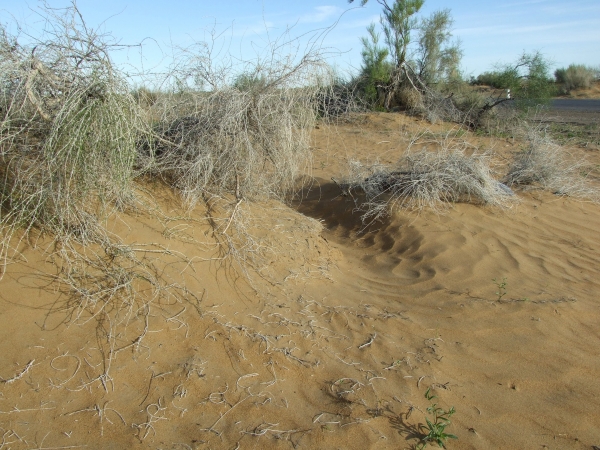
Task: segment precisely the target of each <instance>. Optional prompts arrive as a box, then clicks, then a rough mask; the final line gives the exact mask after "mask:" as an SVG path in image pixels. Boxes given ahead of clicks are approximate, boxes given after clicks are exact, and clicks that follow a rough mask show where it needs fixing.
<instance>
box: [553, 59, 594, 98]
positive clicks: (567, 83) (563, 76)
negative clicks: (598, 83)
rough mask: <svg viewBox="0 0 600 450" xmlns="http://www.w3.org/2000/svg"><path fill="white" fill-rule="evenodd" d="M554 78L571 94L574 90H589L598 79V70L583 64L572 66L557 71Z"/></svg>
mask: <svg viewBox="0 0 600 450" xmlns="http://www.w3.org/2000/svg"><path fill="white" fill-rule="evenodd" d="M554 76H555V78H556V81H558V82H559V83H561V84H562V89H563V90H564V91H565V92H566V93H569V92H571V91H572V90H573V89H589V88H590V87H591V85H592V83H593V82H594V80H595V79H596V70H594V69H593V68H591V67H587V66H585V65H583V64H571V65H570V66H569V67H567V68H566V69H564V68H563V69H556V71H555V72H554Z"/></svg>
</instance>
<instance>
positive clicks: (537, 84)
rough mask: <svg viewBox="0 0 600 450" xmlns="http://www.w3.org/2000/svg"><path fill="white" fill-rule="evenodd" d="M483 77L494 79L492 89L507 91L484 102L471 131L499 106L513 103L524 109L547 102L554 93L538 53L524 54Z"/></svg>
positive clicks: (552, 85) (474, 119)
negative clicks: (485, 115) (487, 113)
mask: <svg viewBox="0 0 600 450" xmlns="http://www.w3.org/2000/svg"><path fill="white" fill-rule="evenodd" d="M485 75H486V77H490V78H491V79H492V80H493V82H494V86H495V87H497V88H500V89H510V91H509V93H507V95H502V96H499V97H498V98H496V99H493V100H491V101H489V102H487V103H486V104H485V105H484V106H483V107H482V108H481V109H480V110H479V111H478V112H477V114H475V116H474V118H473V120H472V121H471V124H470V125H471V127H472V128H478V127H479V123H480V121H481V118H482V117H483V115H484V114H485V113H486V112H488V111H490V110H491V109H493V108H495V107H496V106H498V105H500V104H502V103H505V102H514V103H515V105H516V107H517V108H519V109H522V110H526V109H527V108H529V107H531V106H537V105H543V104H547V103H549V102H550V99H551V97H552V96H553V95H554V94H555V93H556V88H555V86H554V80H553V79H552V77H551V76H550V62H549V61H548V60H547V59H546V58H545V57H544V55H542V53H541V52H539V51H535V52H533V53H525V52H524V53H523V54H522V55H521V56H520V57H519V59H518V60H517V61H516V62H515V63H513V64H504V65H501V66H500V67H499V68H498V70H496V71H495V72H492V73H489V72H487V73H486V74H485Z"/></svg>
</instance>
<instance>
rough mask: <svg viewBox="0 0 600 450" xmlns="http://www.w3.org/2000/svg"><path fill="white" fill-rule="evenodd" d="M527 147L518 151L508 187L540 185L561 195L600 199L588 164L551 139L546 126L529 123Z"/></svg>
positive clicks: (507, 176)
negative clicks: (588, 175)
mask: <svg viewBox="0 0 600 450" xmlns="http://www.w3.org/2000/svg"><path fill="white" fill-rule="evenodd" d="M524 138H525V139H526V141H527V143H528V146H527V148H526V149H525V150H523V151H521V152H520V153H518V154H517V156H516V158H515V160H514V161H513V163H512V165H511V167H510V168H509V171H508V174H507V175H506V177H505V182H506V183H507V184H508V185H509V186H521V187H532V186H539V187H541V188H543V189H547V190H550V191H552V192H554V193H555V194H558V195H568V196H571V197H579V198H585V199H590V200H594V201H598V200H600V195H599V191H598V188H597V187H595V186H593V185H592V184H591V183H590V182H589V180H588V179H587V178H586V173H587V163H586V161H585V160H583V159H576V158H574V157H573V156H572V155H570V154H569V153H568V151H567V150H566V149H565V148H563V147H561V146H560V145H558V144H556V143H555V142H553V141H552V139H551V138H550V136H548V134H547V133H546V131H545V130H544V129H543V128H539V127H538V128H536V127H532V126H528V127H526V128H525V133H524Z"/></svg>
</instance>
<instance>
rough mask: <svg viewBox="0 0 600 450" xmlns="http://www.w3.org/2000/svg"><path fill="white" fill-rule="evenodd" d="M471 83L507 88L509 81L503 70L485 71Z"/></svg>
mask: <svg viewBox="0 0 600 450" xmlns="http://www.w3.org/2000/svg"><path fill="white" fill-rule="evenodd" d="M471 84H473V85H476V86H490V87H493V88H496V89H507V88H508V87H509V84H510V83H509V81H508V80H507V78H506V76H505V75H504V74H503V73H502V72H497V71H494V72H483V73H482V74H480V75H478V76H477V78H474V79H472V80H471Z"/></svg>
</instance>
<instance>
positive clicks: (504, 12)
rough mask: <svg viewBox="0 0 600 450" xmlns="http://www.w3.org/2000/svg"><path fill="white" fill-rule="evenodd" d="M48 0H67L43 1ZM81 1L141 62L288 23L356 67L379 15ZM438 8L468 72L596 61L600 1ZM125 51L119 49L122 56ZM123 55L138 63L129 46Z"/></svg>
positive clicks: (435, 2) (23, 14)
mask: <svg viewBox="0 0 600 450" xmlns="http://www.w3.org/2000/svg"><path fill="white" fill-rule="evenodd" d="M356 3H359V0H357V1H356ZM49 4H50V5H52V6H64V5H65V4H67V2H65V1H64V0H49ZM77 4H78V6H79V9H80V10H81V12H82V13H83V15H84V17H85V19H86V21H87V22H88V23H89V24H90V25H92V26H98V25H99V24H101V23H102V22H104V25H103V27H104V29H105V30H106V31H110V32H111V33H112V34H113V35H114V36H115V37H116V38H118V39H119V40H120V41H121V43H123V44H134V43H138V42H142V41H144V64H145V65H146V66H147V67H152V66H153V65H156V64H158V62H159V61H160V60H161V58H160V52H161V51H162V52H164V53H168V52H169V48H170V47H171V44H174V45H178V46H186V45H189V44H190V43H191V42H193V41H194V40H204V39H207V38H208V37H209V31H210V30H211V29H215V30H216V31H217V32H219V33H221V32H222V38H221V40H220V41H219V46H220V47H219V49H220V50H221V51H227V52H231V53H233V54H234V55H235V56H236V57H241V58H243V59H252V57H253V56H254V55H255V54H256V51H255V50H253V48H256V47H263V46H264V45H265V43H266V42H267V41H268V40H269V39H271V40H274V39H276V38H277V37H278V36H280V35H281V34H282V33H284V32H285V30H286V29H287V28H289V27H293V28H292V31H291V35H292V36H300V35H303V34H304V33H307V32H309V31H311V30H317V29H321V28H324V27H329V26H331V25H333V24H335V23H337V25H336V26H335V27H334V28H333V29H332V30H330V31H329V32H328V33H327V35H326V36H324V38H323V45H324V46H325V47H327V48H329V49H331V52H330V53H329V55H330V58H331V59H330V63H331V64H332V65H335V66H337V67H338V68H339V69H340V70H341V71H342V72H343V71H351V70H352V69H353V68H354V69H355V70H358V68H359V67H360V64H361V58H360V50H361V44H360V40H359V37H360V36H363V35H365V34H366V32H365V28H366V26H367V25H368V24H369V23H370V22H372V21H377V20H378V16H379V13H380V6H379V5H378V4H377V2H376V1H375V0H371V1H370V2H369V3H368V4H367V5H366V6H365V7H364V8H360V7H357V6H356V5H355V4H353V5H349V4H348V3H347V2H346V0H303V1H302V0H300V1H299V0H228V1H227V0H200V1H191V0H171V1H164V0H163V1H155V0H144V1H142V0H120V1H118V0H102V1H98V0H95V1H91V0H79V1H78V2H77ZM37 5H38V3H37V2H36V1H15V0H0V20H1V21H2V23H4V24H10V23H13V22H14V19H13V16H14V17H15V18H17V19H18V20H19V21H20V22H21V23H24V22H28V23H35V21H36V20H37V19H36V16H35V14H34V13H32V11H31V9H35V8H36V6H37ZM444 8H449V9H450V10H451V12H452V16H453V18H454V21H455V23H454V36H455V37H457V38H460V40H461V42H462V48H463V50H464V57H463V62H462V66H463V71H464V73H465V75H467V76H468V75H477V74H479V73H481V72H483V71H485V70H490V69H491V68H492V67H493V65H494V64H495V63H501V62H510V61H514V60H516V59H517V58H518V56H519V55H520V54H521V53H522V52H523V51H524V50H525V51H532V50H540V51H541V52H542V53H543V54H544V55H545V56H546V57H548V58H549V59H550V60H551V61H553V63H554V67H563V66H567V65H569V64H570V63H582V64H587V65H592V66H595V67H599V66H600V1H598V0H581V1H560V0H523V1H519V0H515V1H510V0H509V1H507V2H502V1H498V0H494V1H492V0H480V1H454V2H449V1H443V0H426V1H425V6H424V7H423V10H422V13H423V15H428V14H429V13H431V12H432V11H435V10H438V9H444ZM147 38H151V39H147ZM144 39H146V40H144ZM253 46H254V47H253ZM125 58H126V55H125V54H121V55H120V56H119V57H118V59H119V60H124V59H125ZM129 58H130V61H131V62H132V63H134V64H139V62H138V61H139V58H138V57H135V58H134V55H133V53H130V54H129Z"/></svg>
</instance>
